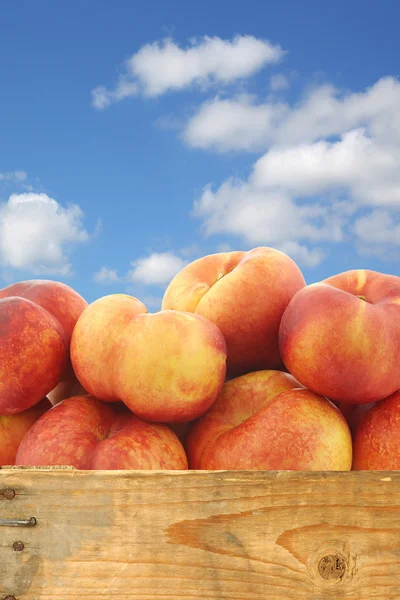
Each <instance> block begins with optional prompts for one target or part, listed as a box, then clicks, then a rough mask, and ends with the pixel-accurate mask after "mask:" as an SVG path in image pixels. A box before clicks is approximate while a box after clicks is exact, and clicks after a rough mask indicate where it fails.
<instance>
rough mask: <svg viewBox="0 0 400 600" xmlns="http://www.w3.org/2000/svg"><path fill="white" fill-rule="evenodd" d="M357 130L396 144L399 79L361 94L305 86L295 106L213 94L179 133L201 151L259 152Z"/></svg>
mask: <svg viewBox="0 0 400 600" xmlns="http://www.w3.org/2000/svg"><path fill="white" fill-rule="evenodd" d="M257 121H258V123H259V128H258V129H257V127H256V126H255V123H256V122H257ZM357 128H364V129H365V131H366V134H367V135H368V136H371V137H372V138H377V139H378V138H379V139H381V140H383V139H385V140H386V141H387V142H391V143H398V140H399V138H400V82H399V81H398V80H396V79H394V78H392V77H385V78H382V79H380V80H379V81H378V82H377V83H375V85H373V86H372V87H371V88H369V89H367V90H366V91H364V92H360V93H343V92H341V91H340V90H337V89H336V88H335V87H334V86H331V85H323V86H319V87H316V88H312V89H311V90H309V91H308V92H307V93H306V94H305V96H304V97H303V98H302V100H301V101H300V102H299V103H298V104H296V105H294V106H290V105H289V104H287V103H283V102H275V101H270V102H265V103H257V102H256V101H255V99H254V97H252V96H249V95H241V96H238V97H236V98H231V99H220V98H218V97H217V98H215V99H214V100H212V101H207V102H205V103H204V104H203V105H202V106H200V108H199V110H198V111H197V113H196V114H194V115H193V117H192V118H191V119H190V120H189V122H188V123H187V126H186V129H185V131H184V133H183V137H184V139H185V140H186V142H187V143H188V144H189V145H191V146H194V147H200V148H204V149H205V148H209V149H214V150H219V151H227V150H246V151H247V150H254V151H259V150H260V149H268V148H270V147H272V146H290V145H296V144H300V143H312V142H314V141H317V140H321V139H324V138H329V137H331V136H339V135H341V134H343V133H345V132H347V131H349V130H351V129H357Z"/></svg>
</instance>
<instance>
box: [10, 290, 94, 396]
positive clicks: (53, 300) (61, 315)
mask: <svg viewBox="0 0 400 600" xmlns="http://www.w3.org/2000/svg"><path fill="white" fill-rule="evenodd" d="M10 296H18V297H20V298H26V299H27V300H30V301H31V302H34V303H35V304H38V305H39V306H41V307H42V308H44V309H45V310H47V311H48V312H49V313H50V314H52V315H53V316H54V317H55V318H56V319H57V321H58V322H59V324H60V325H61V330H62V333H63V336H64V340H65V345H66V356H67V362H66V367H65V369H64V373H63V374H62V376H61V381H60V382H57V385H56V386H55V388H54V389H53V390H51V391H49V392H48V394H47V397H48V398H49V400H50V401H51V403H52V404H56V403H57V402H60V400H63V399H64V398H66V397H68V395H73V392H75V393H78V392H79V393H81V392H84V390H83V388H82V387H80V388H79V387H78V385H77V384H78V382H77V380H76V377H75V375H74V372H73V370H72V366H71V362H70V359H69V348H70V343H71V336H72V331H73V329H74V327H75V323H76V322H77V320H78V318H79V317H80V316H81V314H82V312H83V311H84V310H85V308H86V307H87V306H88V303H87V302H86V300H84V298H82V296H81V295H80V294H78V292H76V291H75V290H74V289H73V288H71V287H70V286H69V285H66V284H65V283H61V282H59V281H50V280H47V279H30V280H26V281H20V282H18V283H13V284H12V285H9V286H7V287H5V288H3V289H2V290H0V299H1V298H8V297H10Z"/></svg>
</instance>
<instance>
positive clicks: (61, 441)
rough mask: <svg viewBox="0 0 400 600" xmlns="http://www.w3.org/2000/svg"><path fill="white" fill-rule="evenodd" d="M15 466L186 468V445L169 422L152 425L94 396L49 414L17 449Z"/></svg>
mask: <svg viewBox="0 0 400 600" xmlns="http://www.w3.org/2000/svg"><path fill="white" fill-rule="evenodd" d="M15 463H16V465H24V466H54V465H69V466H73V467H75V468H77V469H83V470H99V469H106V470H118V469H122V470H125V469H140V470H142V469H145V470H147V469H148V470H158V469H160V470H185V469H187V459H186V454H185V451H184V449H183V446H182V444H181V442H180V441H179V439H178V438H177V436H176V435H175V434H174V433H173V431H172V430H171V429H170V428H169V427H168V426H167V425H160V424H156V423H147V422H145V421H142V420H141V419H139V418H137V417H135V416H134V415H133V414H132V413H131V412H130V411H129V410H128V409H126V408H125V407H122V406H116V405H110V404H106V403H104V402H101V401H100V400H98V399H96V398H93V397H92V396H89V395H85V396H74V397H72V398H67V399H66V400H64V401H63V402H61V403H60V404H58V405H57V406H54V407H53V408H52V409H51V410H49V411H48V412H47V413H46V414H44V415H43V416H42V417H41V418H40V419H39V420H38V421H37V422H36V423H35V424H34V425H33V427H32V428H31V429H30V430H29V431H28V433H27V434H26V436H25V437H24V439H23V440H22V442H21V444H20V447H19V449H18V453H17V458H16V461H15Z"/></svg>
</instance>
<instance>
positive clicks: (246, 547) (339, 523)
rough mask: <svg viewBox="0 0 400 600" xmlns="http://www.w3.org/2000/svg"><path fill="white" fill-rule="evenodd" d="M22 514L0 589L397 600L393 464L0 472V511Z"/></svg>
mask: <svg viewBox="0 0 400 600" xmlns="http://www.w3.org/2000/svg"><path fill="white" fill-rule="evenodd" d="M4 490H14V492H15V496H14V497H12V492H10V491H8V492H6V494H5V495H4ZM5 496H7V497H5ZM30 517H35V518H36V520H37V523H36V525H35V526H33V527H32V526H31V527H28V526H25V527H11V526H4V525H3V526H0V600H2V599H3V598H6V597H7V596H9V597H15V598H16V600H38V599H40V600H78V599H79V600H83V599H85V600H97V599H99V598H109V599H112V598H115V599H118V600H119V599H121V600H291V599H295V600H303V599H304V600H324V599H327V598H329V599H332V598H340V599H346V600H369V599H371V600H372V599H375V600H390V599H396V600H398V599H399V598H400V473H397V472H390V473H387V472H380V473H368V472H351V473H295V472H278V473H275V472H256V471H255V472H250V471H246V472H231V471H230V472H190V471H189V472H180V473H170V472H169V473H167V472H162V473H154V472H126V471H118V472H104V471H103V472H83V471H74V470H68V469H3V470H0V519H29V518H30ZM21 548H23V549H21Z"/></svg>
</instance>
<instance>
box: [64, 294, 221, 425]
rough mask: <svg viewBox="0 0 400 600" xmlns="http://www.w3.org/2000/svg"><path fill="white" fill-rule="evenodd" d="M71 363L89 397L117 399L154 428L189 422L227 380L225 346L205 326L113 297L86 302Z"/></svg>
mask: <svg viewBox="0 0 400 600" xmlns="http://www.w3.org/2000/svg"><path fill="white" fill-rule="evenodd" d="M71 359H72V364H73V367H74V370H75V373H76V376H77V378H78V380H79V381H80V383H81V384H82V385H83V387H84V388H85V390H87V391H88V392H89V393H90V394H92V395H93V396H96V397H97V398H100V399H101V400H106V401H111V402H115V401H118V400H121V401H122V402H124V403H125V404H126V405H127V406H128V407H129V408H130V409H131V410H132V412H134V413H135V414H136V415H137V416H139V417H141V418H142V419H146V420H148V421H155V422H163V423H168V422H185V421H191V420H193V419H196V418H197V417H199V416H200V415H201V414H203V413H204V412H205V411H206V410H207V409H208V408H209V407H210V406H211V405H212V403H213V402H214V401H215V399H216V397H217V396H218V393H219V391H220V389H221V387H222V385H223V383H224V379H225V374H226V344H225V340H224V338H223V335H222V333H221V332H220V331H219V329H218V327H217V326H216V325H214V324H213V323H212V322H211V321H208V320H207V319H204V318H203V317H200V316H197V315H193V314H190V313H184V312H179V311H160V312H157V313H154V314H148V312H147V309H146V307H145V306H144V305H143V304H142V303H141V302H139V301H138V300H137V299H136V298H133V297H131V296H126V295H120V294H112V295H110V296H105V297H104V298H100V299H99V300H96V301H95V302H93V303H92V304H91V305H90V306H89V307H88V308H87V309H86V310H85V311H84V312H83V314H82V315H81V317H80V318H79V320H78V322H77V324H76V327H75V329H74V332H73V335H72V342H71Z"/></svg>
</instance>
